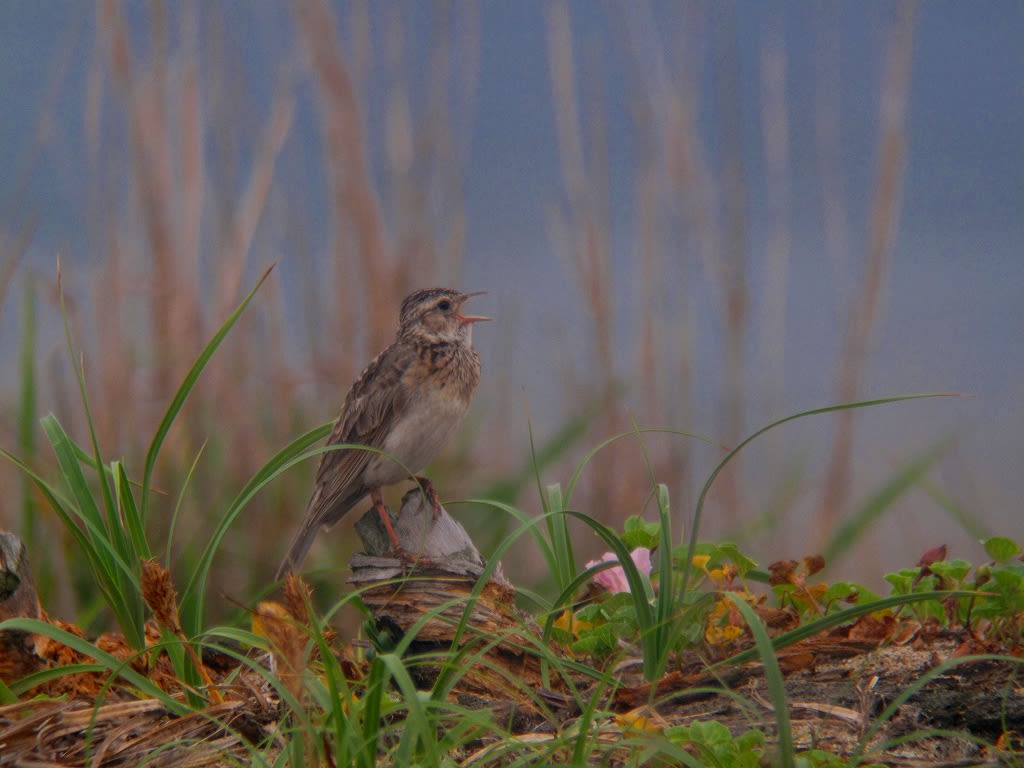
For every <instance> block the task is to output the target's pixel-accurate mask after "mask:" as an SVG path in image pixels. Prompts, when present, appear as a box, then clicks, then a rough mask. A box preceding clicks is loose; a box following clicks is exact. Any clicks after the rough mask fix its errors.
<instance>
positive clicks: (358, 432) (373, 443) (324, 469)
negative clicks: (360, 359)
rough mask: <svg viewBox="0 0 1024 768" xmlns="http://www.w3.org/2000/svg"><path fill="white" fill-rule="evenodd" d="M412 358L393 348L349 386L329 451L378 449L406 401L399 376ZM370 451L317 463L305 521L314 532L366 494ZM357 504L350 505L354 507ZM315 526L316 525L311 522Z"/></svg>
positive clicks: (331, 455)
mask: <svg viewBox="0 0 1024 768" xmlns="http://www.w3.org/2000/svg"><path fill="white" fill-rule="evenodd" d="M414 356H415V350H414V349H411V348H410V347H409V346H406V345H392V346H390V347H388V348H387V349H386V350H384V351H383V352H381V353H380V354H379V355H377V357H376V358H374V360H373V362H371V363H370V364H369V365H368V366H366V369H365V370H364V371H363V372H362V374H361V375H360V376H359V379H358V380H357V381H356V383H355V384H353V385H352V389H351V390H350V391H349V393H348V396H347V397H346V398H345V404H344V405H343V406H342V411H341V417H340V418H339V419H338V423H337V424H335V425H334V429H333V430H332V431H331V435H330V437H329V438H328V439H327V444H328V445H336V444H338V443H349V444H352V445H363V446H368V447H369V448H377V449H379V448H381V447H383V445H384V440H385V439H386V438H387V435H388V433H389V431H390V430H391V428H392V427H393V426H394V424H395V422H396V420H397V419H398V418H400V417H401V415H402V412H403V411H404V410H405V405H406V403H407V401H408V394H407V391H406V387H405V385H404V382H403V380H402V375H403V372H404V371H405V370H407V369H408V367H409V365H410V364H411V362H412V358H413V357H414ZM374 455H375V454H374V452H373V451H367V450H363V449H359V448H350V449H343V450H335V451H327V452H326V453H324V454H323V457H322V458H321V459H320V467H319V468H318V469H317V473H316V484H315V488H314V491H313V497H312V498H311V499H310V506H309V510H308V511H307V513H306V519H307V520H308V521H309V522H310V523H313V524H314V525H315V526H316V527H319V526H321V525H332V524H333V523H335V522H337V521H338V519H339V518H340V517H341V516H342V515H344V514H345V513H346V512H347V511H348V508H347V507H344V508H340V509H339V508H337V507H338V505H339V503H340V504H342V505H344V504H345V502H346V500H348V499H350V498H351V497H352V495H353V494H356V493H357V494H359V496H360V497H361V496H362V495H364V494H365V493H366V492H367V491H368V490H369V489H368V488H365V487H364V486H363V483H362V473H363V470H364V469H365V468H366V465H367V464H368V463H369V461H370V459H371V458H372V457H373V456H374ZM356 501H358V498H356V499H352V501H351V502H349V503H355V502H356ZM314 521H315V522H314Z"/></svg>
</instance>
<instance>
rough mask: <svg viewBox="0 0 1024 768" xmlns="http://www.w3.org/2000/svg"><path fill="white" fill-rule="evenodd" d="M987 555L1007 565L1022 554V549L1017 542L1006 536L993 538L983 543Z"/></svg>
mask: <svg viewBox="0 0 1024 768" xmlns="http://www.w3.org/2000/svg"><path fill="white" fill-rule="evenodd" d="M981 545H982V546H983V547H985V554H987V555H988V556H989V557H991V558H992V559H993V560H995V561H996V562H997V563H1005V562H1007V561H1009V560H1012V559H1013V558H1015V557H1017V555H1019V554H1020V551H1021V547H1020V544H1018V543H1017V542H1016V541H1014V540H1013V539H1011V538H1008V537H1006V536H993V537H992V538H990V539H985V540H984V541H982V542H981Z"/></svg>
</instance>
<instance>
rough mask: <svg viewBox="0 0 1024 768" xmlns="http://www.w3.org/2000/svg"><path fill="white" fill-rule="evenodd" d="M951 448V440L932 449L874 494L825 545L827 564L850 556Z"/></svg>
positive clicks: (908, 464) (909, 464) (896, 473)
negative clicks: (891, 509) (858, 542)
mask: <svg viewBox="0 0 1024 768" xmlns="http://www.w3.org/2000/svg"><path fill="white" fill-rule="evenodd" d="M950 445H951V443H950V442H949V441H948V440H944V441H942V442H941V443H939V444H937V445H934V446H932V447H931V448H929V449H928V450H926V451H925V452H924V453H922V454H921V455H920V456H918V457H916V458H914V459H913V460H911V461H909V462H907V463H906V464H904V465H903V466H902V467H900V468H899V469H898V470H897V471H896V472H895V474H893V476H892V477H891V478H889V480H887V481H886V483H885V484H884V485H883V486H882V487H881V488H879V489H878V490H877V491H875V493H873V494H871V496H870V497H869V498H868V499H867V501H865V502H864V503H863V504H862V505H861V507H860V509H859V510H857V512H856V514H854V516H853V517H852V518H850V519H849V520H847V521H846V522H845V523H844V524H843V525H841V526H840V527H839V530H837V531H836V532H835V534H834V535H833V536H832V538H831V540H829V542H828V544H826V545H825V547H824V550H823V552H822V555H823V557H824V558H825V562H826V563H829V564H832V563H834V562H835V561H836V560H838V559H839V558H840V557H841V556H842V555H843V554H845V553H846V552H848V551H849V550H850V549H851V548H852V547H853V546H854V545H855V544H856V543H857V541H858V540H859V539H860V538H861V536H863V535H864V533H865V532H867V531H868V529H870V527H871V525H872V524H873V523H874V522H875V521H877V520H878V518H879V517H881V516H882V514H883V513H884V512H885V511H886V510H887V509H888V508H889V507H891V506H892V505H893V504H894V503H895V502H896V500H897V499H899V498H900V497H901V496H902V495H903V494H904V493H906V492H907V491H908V490H910V489H911V488H913V487H914V486H916V485H918V483H919V482H920V481H921V478H923V477H924V476H925V475H926V474H927V473H928V471H929V470H930V469H931V468H932V467H933V466H935V463H936V462H937V461H938V460H939V459H941V458H942V457H943V456H944V455H945V454H946V451H947V450H948V449H949V447H950Z"/></svg>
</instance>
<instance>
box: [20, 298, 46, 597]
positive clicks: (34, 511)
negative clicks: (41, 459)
mask: <svg viewBox="0 0 1024 768" xmlns="http://www.w3.org/2000/svg"><path fill="white" fill-rule="evenodd" d="M18 369H19V371H20V372H21V382H20V390H21V391H20V394H19V397H18V420H17V429H18V454H19V455H20V456H21V458H22V460H23V461H25V462H26V463H27V464H35V462H36V451H37V441H36V426H37V422H36V413H37V411H38V408H37V400H36V389H37V384H36V291H35V285H34V283H33V282H32V281H31V280H29V281H28V282H27V283H26V286H25V293H24V295H23V296H22V303H21V342H20V345H19V347H18ZM38 523H39V505H38V503H37V501H36V497H35V494H34V493H33V491H32V480H31V479H30V478H29V477H28V475H25V474H22V475H21V538H22V541H24V542H25V548H26V550H27V551H29V552H31V553H32V554H33V560H34V566H35V571H36V578H37V586H38V588H39V592H40V594H42V595H47V594H49V591H50V589H49V588H50V581H51V577H50V574H51V572H52V563H51V562H50V558H49V556H48V555H47V554H46V553H47V551H48V548H46V547H40V546H39V541H38ZM37 553H38V555H37Z"/></svg>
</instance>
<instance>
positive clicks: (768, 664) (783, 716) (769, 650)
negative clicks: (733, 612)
mask: <svg viewBox="0 0 1024 768" xmlns="http://www.w3.org/2000/svg"><path fill="white" fill-rule="evenodd" d="M725 595H726V597H728V598H729V599H730V600H732V602H733V604H734V605H735V606H736V608H737V610H739V612H740V613H741V614H743V619H744V621H746V622H747V626H749V627H750V631H751V633H752V634H753V635H754V644H755V646H756V651H757V654H758V656H759V657H760V659H761V664H762V665H763V666H764V679H765V684H766V685H767V686H768V695H769V698H770V699H771V702H772V705H773V708H774V710H775V727H776V730H777V737H778V740H779V745H778V746H779V765H781V766H782V768H794V766H795V765H796V753H795V752H794V750H793V728H792V725H791V723H790V720H789V704H788V703H787V701H786V685H785V683H784V682H783V679H782V670H781V669H780V668H779V660H778V659H776V658H775V647H774V646H773V645H772V640H771V638H770V637H768V632H767V631H766V630H765V628H764V625H763V624H762V623H761V619H759V618H758V616H757V614H756V613H754V609H753V608H751V607H750V606H749V605H748V604H747V601H746V600H744V599H743V598H742V597H740V596H739V595H737V594H735V593H732V592H726V593H725Z"/></svg>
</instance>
